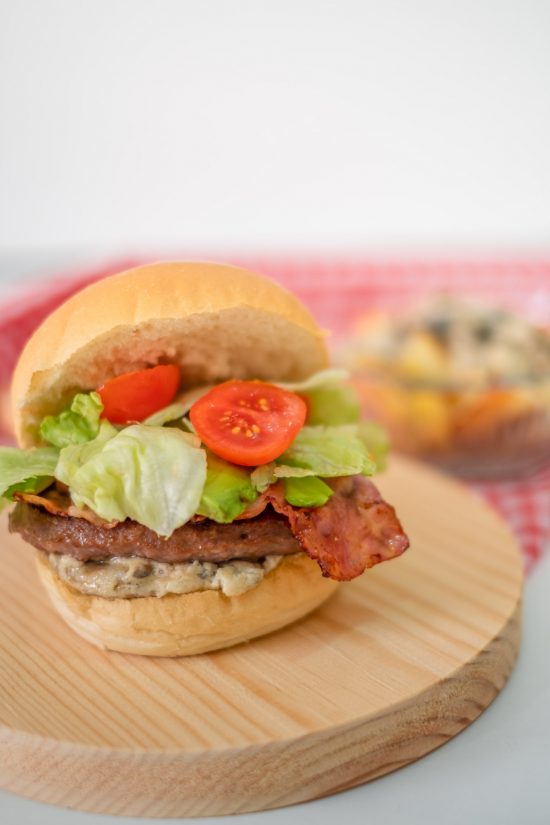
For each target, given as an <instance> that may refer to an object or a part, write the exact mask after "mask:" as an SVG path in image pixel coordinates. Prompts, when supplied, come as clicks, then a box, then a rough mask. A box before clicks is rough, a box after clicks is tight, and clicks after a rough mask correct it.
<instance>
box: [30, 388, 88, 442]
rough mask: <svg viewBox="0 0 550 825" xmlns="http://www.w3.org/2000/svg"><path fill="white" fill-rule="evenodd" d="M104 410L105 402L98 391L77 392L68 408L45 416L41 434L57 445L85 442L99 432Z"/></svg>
mask: <svg viewBox="0 0 550 825" xmlns="http://www.w3.org/2000/svg"><path fill="white" fill-rule="evenodd" d="M102 412H103V404H102V402H101V398H100V396H99V395H98V394H97V392H90V393H77V394H76V395H75V397H74V398H73V400H72V403H71V406H70V407H69V409H68V410H65V411H64V412H62V413H60V414H59V415H47V416H46V417H45V418H44V420H43V421H42V423H41V425H40V435H41V436H42V438H43V439H44V441H47V442H49V443H50V444H53V445H54V446H55V447H67V446H68V445H69V444H83V443H84V442H86V441H91V440H92V439H93V438H95V437H96V435H97V434H98V432H99V418H100V416H101V413H102Z"/></svg>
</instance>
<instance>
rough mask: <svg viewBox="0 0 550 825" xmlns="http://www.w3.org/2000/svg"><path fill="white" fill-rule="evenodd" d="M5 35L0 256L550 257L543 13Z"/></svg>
mask: <svg viewBox="0 0 550 825" xmlns="http://www.w3.org/2000/svg"><path fill="white" fill-rule="evenodd" d="M0 15H1V16H0V117H1V125H0V253H4V254H5V255H8V254H9V255H12V254H13V253H14V251H15V252H16V251H19V250H21V249H23V250H27V251H28V250H31V249H35V250H36V249H40V250H43V249H46V248H61V249H66V248H73V249H76V248H78V249H83V248H86V249H87V248H93V249H94V250H97V249H102V250H113V249H117V250H122V249H123V250H128V251H129V250H137V249H140V250H148V249H152V248H153V249H155V250H159V249H162V250H164V249H168V248H177V249H186V248H201V249H205V248H207V249H216V248H223V249H224V250H231V249H236V250H237V249H238V250H241V251H242V250H245V251H247V250H260V249H261V250H264V249H267V250H274V251H280V250H291V249H292V250H294V249H299V250H315V251H319V250H328V249H330V250H342V251H349V250H354V251H357V250H365V251H372V250H389V251H391V252H396V251H397V252H401V251H404V252H405V253H406V252H407V251H409V250H411V249H416V250H422V251H424V252H430V251H431V250H433V249H442V248H443V249H452V250H463V249H468V250H470V249H476V250H485V249H491V250H497V251H500V252H505V251H507V250H515V251H517V250H520V251H521V250H526V251H530V250H531V251H532V250H536V251H540V250H541V249H543V248H546V249H549V248H550V140H549V136H550V128H549V126H550V91H549V89H550V2H545V0H539V1H538V2H537V0H460V2H457V1H455V0H440V1H439V2H436V1H435V0H416V1H415V0H409V2H395V0H370V1H369V0H362V1H361V0H357V2H356V1H355V0H335V2H329V0H315V1H314V0H312V1H311V2H309V0H272V2H265V1H264V0H203V2H199V0H148V1H145V2H144V0H77V2H75V1H74V0H47V2H44V1H43V0H17V2H11V0H0Z"/></svg>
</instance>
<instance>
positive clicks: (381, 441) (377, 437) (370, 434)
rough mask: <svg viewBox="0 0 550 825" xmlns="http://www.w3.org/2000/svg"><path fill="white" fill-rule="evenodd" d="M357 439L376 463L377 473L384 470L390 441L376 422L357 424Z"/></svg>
mask: <svg viewBox="0 0 550 825" xmlns="http://www.w3.org/2000/svg"><path fill="white" fill-rule="evenodd" d="M358 433H359V438H360V439H361V441H362V442H363V444H364V445H365V447H366V449H367V450H368V452H369V453H370V455H371V456H372V457H373V458H374V460H375V461H376V469H377V471H378V472H379V473H381V472H382V471H383V470H385V469H386V464H387V461H388V452H389V449H390V440H389V438H388V434H387V433H386V431H385V429H384V427H382V425H381V424H379V423H378V422H377V421H361V422H360V424H359V430H358Z"/></svg>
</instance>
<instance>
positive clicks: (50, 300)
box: [0, 254, 550, 570]
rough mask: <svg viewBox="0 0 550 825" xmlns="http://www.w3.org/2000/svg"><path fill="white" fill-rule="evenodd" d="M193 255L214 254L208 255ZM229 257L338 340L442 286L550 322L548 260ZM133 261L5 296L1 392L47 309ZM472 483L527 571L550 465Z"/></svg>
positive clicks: (549, 488) (536, 551) (548, 505)
mask: <svg viewBox="0 0 550 825" xmlns="http://www.w3.org/2000/svg"><path fill="white" fill-rule="evenodd" d="M182 257H183V256H182ZM185 257H187V258H189V257H191V256H185ZM192 257H193V259H195V260H197V259H199V258H202V259H207V260H212V256H210V255H204V254H203V255H194V256H192ZM230 260H231V262H232V263H236V264H240V265H243V266H246V267H248V268H250V269H254V270H256V271H258V272H262V273H264V274H265V275H268V276H270V277H272V278H274V279H275V280H277V281H279V282H280V283H282V284H284V285H285V286H287V287H288V288H290V289H291V290H292V291H293V292H295V293H296V294H297V295H298V296H299V297H300V298H301V299H302V301H303V302H304V303H305V304H306V305H307V306H308V307H309V308H310V309H311V311H312V312H313V314H314V315H315V316H316V318H317V320H318V321H319V322H320V324H321V325H322V326H323V327H325V328H326V329H328V330H331V331H332V333H333V340H334V341H337V340H338V339H340V338H342V337H343V336H345V334H346V331H347V330H349V329H350V326H351V325H352V324H353V322H354V319H355V318H356V317H358V316H360V315H361V314H363V313H365V312H367V311H370V310H372V309H392V308H401V307H403V306H406V305H408V304H410V303H412V302H414V301H416V300H418V299H420V298H422V297H423V296H425V295H429V294H433V293H434V292H439V291H450V292H456V293H460V294H468V295H471V296H473V297H477V298H480V299H484V300H487V301H489V302H491V303H498V304H500V305H502V306H505V307H510V308H513V309H515V310H516V311H519V312H522V313H523V314H524V315H526V316H527V317H528V318H530V319H531V320H532V321H533V322H535V323H538V324H541V325H546V326H548V325H549V324H550V260H530V261H524V260H506V261H501V260H484V261H477V260H476V261H465V260H462V261H436V260H430V261H407V262H403V261H387V260H386V261H375V260H354V259H350V258H348V259H345V260H341V259H339V260H336V259H334V260H331V259H328V258H324V259H322V260H315V259H312V258H300V259H297V258H282V257H278V258H274V257H266V258H261V257H258V256H256V257H254V258H246V259H245V258H242V257H239V256H234V255H232V256H230ZM136 263H138V262H137V261H135V260H124V261H120V260H119V261H116V262H114V263H113V264H112V265H110V266H109V267H107V268H105V269H102V270H100V271H98V270H91V271H87V272H78V273H72V274H69V275H65V276H61V277H59V278H56V279H53V280H49V281H48V282H43V281H39V282H36V283H34V284H33V285H32V287H30V288H27V289H26V290H25V291H24V292H22V293H21V294H20V295H18V296H17V297H15V298H12V299H10V300H9V301H8V302H6V303H4V304H3V306H2V312H1V315H0V345H1V347H2V353H3V358H2V360H1V361H0V392H1V391H3V392H4V394H5V392H6V391H7V387H8V386H9V381H10V377H11V373H12V370H13V367H14V365H15V362H16V360H17V357H18V355H19V353H20V351H21V348H22V347H23V345H24V343H25V341H26V339H27V338H28V337H29V335H30V334H31V332H32V331H33V330H34V329H35V327H36V326H37V325H38V324H39V323H40V322H41V321H42V319H43V318H44V317H45V316H46V315H47V314H48V313H50V312H51V311H52V310H53V309H54V308H55V307H56V306H58V304H60V303H61V302H62V301H63V300H65V299H66V298H68V297H69V296H70V295H72V294H73V293H74V292H75V291H76V290H77V289H80V288H81V287H82V286H84V285H86V284H88V283H91V282H92V281H95V280H97V279H98V278H101V277H104V276H106V275H109V274H111V273H112V272H119V271H121V270H122V269H125V268H127V267H129V266H133V265H135V264H136ZM0 438H2V440H4V442H6V441H9V438H10V435H9V433H7V432H4V433H1V432H0ZM471 487H472V488H473V489H474V490H475V491H477V492H478V493H479V494H481V495H482V496H484V497H485V499H486V500H487V501H488V502H489V503H490V504H491V505H492V506H493V507H495V508H496V509H497V510H498V511H499V512H500V513H501V515H502V516H503V517H504V519H505V520H506V521H507V522H508V523H509V524H510V526H511V527H512V529H513V530H514V532H515V533H516V535H517V536H518V539H519V541H520V545H521V547H522V549H523V552H524V557H525V564H526V568H527V570H530V569H531V568H532V567H533V566H534V565H535V563H536V561H537V559H538V558H539V557H540V556H541V554H542V553H543V552H544V551H545V550H546V549H548V546H549V544H550V468H549V469H547V470H544V471H543V472H541V473H539V474H538V475H537V476H536V477H534V478H531V479H529V480H525V481H521V482H500V483H479V482H476V483H475V484H472V485H471Z"/></svg>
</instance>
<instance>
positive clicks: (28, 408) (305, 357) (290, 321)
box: [12, 263, 327, 447]
mask: <svg viewBox="0 0 550 825" xmlns="http://www.w3.org/2000/svg"><path fill="white" fill-rule="evenodd" d="M166 362H170V363H179V364H180V365H181V367H182V371H183V372H182V374H183V377H184V382H185V385H186V386H193V385H196V384H200V383H209V382H212V381H220V380H226V379H228V378H260V379H264V380H265V379H273V380H295V379H300V378H305V377H307V376H308V375H310V374H312V373H313V372H316V371H317V370H319V369H322V368H323V367H325V366H326V365H327V352H326V347H325V342H324V336H323V333H322V331H321V330H320V329H319V328H318V326H317V324H316V323H315V321H314V320H313V318H312V316H311V315H310V314H309V312H308V311H307V310H306V309H305V308H304V307H303V306H302V304H301V303H300V302H299V301H298V299H297V298H295V297H294V296H293V295H292V294H291V293H290V292H288V291H287V290H286V289H283V288H282V287H280V286H278V285H277V284H275V283H274V282H272V281H270V280H268V279H266V278H263V277H262V276H260V275H256V274H254V273H252V272H248V271H246V270H244V269H239V268H238V267H234V266H227V265H224V264H212V263H157V264H150V265H147V266H141V267H138V268H136V269H130V270H128V271H127V272H123V273H121V274H119V275H114V276H112V277H110V278H105V279H104V280H102V281H98V282H97V283H95V284H92V285H91V286H89V287H87V288H86V289H83V290H82V291H81V292H79V293H78V294H77V295H74V296H73V297H72V298H70V299H69V300H68V301H67V302H66V303H64V304H63V305H62V306H61V307H59V308H58V309H57V310H55V312H53V313H52V315H50V316H49V317H48V318H47V319H46V320H45V321H44V323H43V324H42V325H41V326H40V327H39V329H38V330H37V331H36V332H35V333H34V335H33V336H32V338H31V339H30V340H29V342H28V343H27V346H26V347H25V349H24V351H23V353H22V355H21V358H20V359H19V363H18V365H17V368H16V370H15V374H14V378H13V383H12V410H13V422H14V427H15V432H16V435H17V439H18V442H19V444H20V445H21V446H23V447H30V446H33V445H35V444H37V443H39V437H38V425H39V423H40V421H41V419H42V418H43V417H44V415H48V414H55V413H57V412H59V411H60V410H61V409H63V408H64V407H65V406H66V404H67V402H68V401H69V399H70V398H71V397H72V396H73V395H74V393H75V392H77V391H78V390H92V389H95V388H96V387H98V386H100V385H101V384H102V383H104V381H106V380H107V379H109V378H112V377H114V376H116V375H120V374H121V373H124V372H129V371H131V370H136V369H143V368H144V367H147V366H152V365H155V364H157V363H166Z"/></svg>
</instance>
